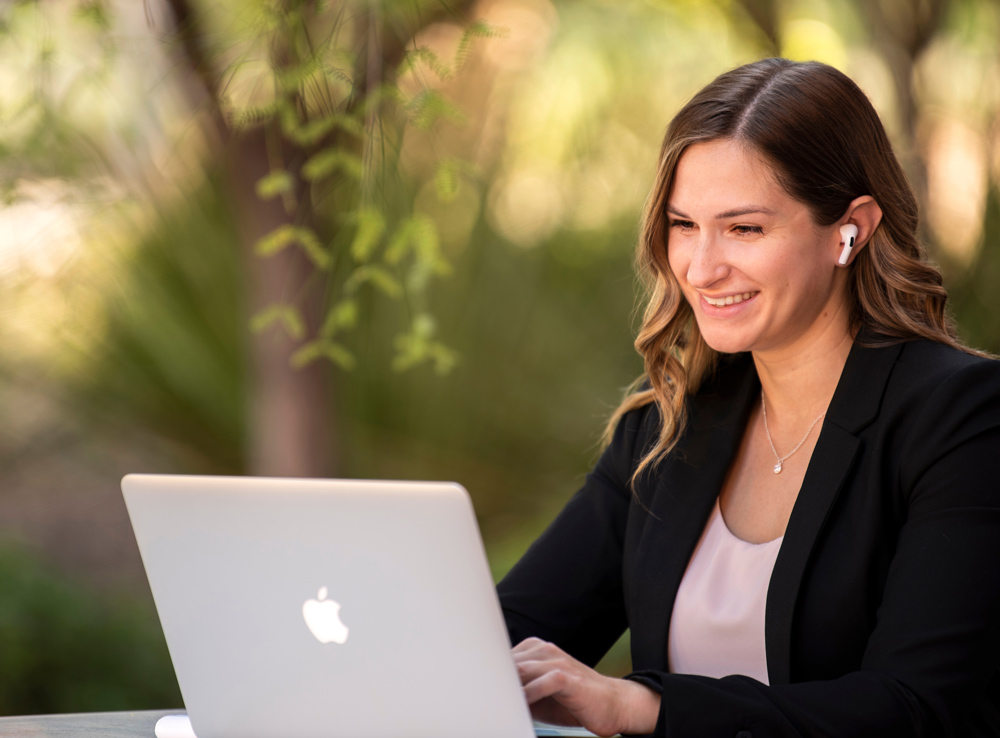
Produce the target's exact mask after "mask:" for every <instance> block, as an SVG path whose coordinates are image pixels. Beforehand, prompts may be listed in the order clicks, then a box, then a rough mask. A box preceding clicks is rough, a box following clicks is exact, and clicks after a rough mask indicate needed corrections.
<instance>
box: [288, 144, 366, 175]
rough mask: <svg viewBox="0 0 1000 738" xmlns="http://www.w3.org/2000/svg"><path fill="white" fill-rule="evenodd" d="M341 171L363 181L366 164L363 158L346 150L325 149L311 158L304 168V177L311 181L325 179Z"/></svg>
mask: <svg viewBox="0 0 1000 738" xmlns="http://www.w3.org/2000/svg"><path fill="white" fill-rule="evenodd" d="M338 170H339V171H341V172H344V173H345V174H347V175H349V176H351V177H353V178H354V179H361V178H362V176H363V174H364V164H363V162H362V161H361V157H359V156H358V155H357V154H355V153H353V152H351V151H347V150H345V149H339V148H338V149H324V150H323V151H320V152H319V153H318V154H315V155H314V156H312V157H310V159H309V161H307V162H306V163H305V164H304V165H303V166H302V176H303V177H304V178H305V179H308V180H310V181H316V180H318V179H323V178H324V177H326V176H328V175H330V174H332V173H333V172H335V171H338Z"/></svg>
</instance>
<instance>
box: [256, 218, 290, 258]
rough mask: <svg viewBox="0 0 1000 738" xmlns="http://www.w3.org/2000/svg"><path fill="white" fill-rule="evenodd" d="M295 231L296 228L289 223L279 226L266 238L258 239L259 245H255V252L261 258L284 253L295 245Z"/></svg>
mask: <svg viewBox="0 0 1000 738" xmlns="http://www.w3.org/2000/svg"><path fill="white" fill-rule="evenodd" d="M295 230H296V229H295V226H292V225H288V224H287V223H286V224H285V225H281V226H278V227H277V228H275V229H274V230H273V231H271V232H270V233H268V234H267V235H266V236H262V237H261V238H260V239H258V241H257V243H256V244H254V247H253V248H254V251H255V252H256V253H257V254H258V255H259V256H273V255H274V254H277V253H278V252H279V251H283V250H284V249H285V248H287V247H288V246H290V245H291V244H293V243H295Z"/></svg>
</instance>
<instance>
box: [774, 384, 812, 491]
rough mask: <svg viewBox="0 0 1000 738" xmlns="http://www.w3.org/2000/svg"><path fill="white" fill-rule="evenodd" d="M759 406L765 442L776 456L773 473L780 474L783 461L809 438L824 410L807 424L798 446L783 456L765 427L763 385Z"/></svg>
mask: <svg viewBox="0 0 1000 738" xmlns="http://www.w3.org/2000/svg"><path fill="white" fill-rule="evenodd" d="M760 407H761V409H762V410H763V411H764V432H765V433H766V434H767V442H768V443H770V444H771V450H772V451H774V458H776V459H777V460H778V463H777V464H775V465H774V473H775V474H781V465H782V464H784V463H785V461H786V460H787V459H788V457H789V456H791V455H792V454H794V453H795V452H796V451H798V450H799V449H800V448H802V444H803V443H805V442H806V439H807V438H809V434H810V433H812V430H813V428H815V427H816V423H818V422H819V421H821V420H822V419H823V418H825V417H826V411H824V412H823V414H822V415H820V416H819V417H818V418H816V420H814V421H813V422H812V425H810V426H809V430H807V431H806V434H805V435H804V436H802V440H801V441H799V445H798V446H796V447H795V448H793V449H792V450H791V451H789V452H788V453H787V454H785V455H784V456H779V455H778V449H776V448H775V447H774V441H772V440H771V431H770V429H768V427H767V403H766V402H764V388H763V387H761V390H760Z"/></svg>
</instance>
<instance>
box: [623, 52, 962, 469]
mask: <svg viewBox="0 0 1000 738" xmlns="http://www.w3.org/2000/svg"><path fill="white" fill-rule="evenodd" d="M721 139H730V140H734V141H737V142H739V143H741V144H745V145H747V146H748V147H749V148H750V149H751V150H753V151H755V152H757V153H759V154H761V155H762V156H763V157H764V159H765V160H766V161H768V162H769V163H770V164H771V166H772V168H773V171H774V174H775V176H776V178H777V181H778V182H779V184H780V185H781V186H782V187H783V188H784V189H785V191H786V192H787V193H788V194H789V195H790V196H792V197H793V198H795V199H796V200H798V201H799V202H801V203H803V204H805V205H806V206H807V207H808V208H809V210H810V213H811V215H812V219H813V221H814V222H815V223H816V224H817V225H820V226H829V225H832V224H833V223H835V222H836V221H837V220H838V219H840V218H841V217H843V215H844V213H845V212H846V211H847V207H848V205H849V204H850V202H851V201H852V200H854V199H855V198H857V197H860V196H861V195H871V196H872V197H873V198H874V199H875V201H876V202H877V203H878V204H879V206H880V207H881V208H882V220H881V222H880V223H879V225H878V227H877V228H876V229H875V232H874V233H873V234H872V236H871V239H870V241H869V242H868V245H867V247H866V248H864V249H862V250H861V251H860V252H859V253H858V255H857V257H856V258H855V260H854V262H853V263H852V264H851V266H850V267H848V269H849V272H848V290H849V299H850V322H851V328H852V330H856V329H859V328H861V327H862V326H863V327H865V328H867V329H870V330H871V331H872V332H873V333H874V334H876V335H879V336H881V337H882V339H881V340H882V341H890V342H895V341H900V340H908V339H912V338H928V339H930V340H932V341H938V342H940V343H945V344H948V345H949V346H953V347H956V348H959V349H962V350H965V351H968V350H969V349H967V348H966V347H964V346H962V345H961V344H960V342H959V340H958V338H957V336H956V333H955V326H954V324H953V323H952V321H951V320H950V318H949V317H948V315H947V313H946V311H945V303H946V301H947V298H948V295H947V293H946V292H945V289H944V287H943V286H942V279H941V274H940V272H938V270H937V268H936V267H935V266H934V265H932V264H930V263H929V262H928V261H927V255H926V253H925V252H924V250H923V248H921V245H920V243H919V241H918V238H917V221H918V218H917V200H916V197H914V194H913V190H912V188H911V187H910V184H909V182H908V181H907V179H906V175H905V174H904V173H903V170H902V168H901V167H900V165H899V162H898V161H897V160H896V157H895V155H894V154H893V152H892V146H891V144H890V143H889V138H888V136H887V135H886V133H885V129H884V128H883V127H882V122H881V121H880V120H879V117H878V114H877V113H876V112H875V109H874V108H873V107H872V104H871V102H869V100H868V98H867V97H866V96H865V94H864V92H862V91H861V89H860V88H859V87H858V86H857V85H856V84H855V83H854V82H853V81H852V80H851V79H850V78H849V77H847V76H846V75H845V74H843V73H842V72H839V71H838V70H836V69H835V68H833V67H831V66H828V65H826V64H822V63H820V62H793V61H789V60H787V59H762V60H760V61H756V62H753V63H751V64H746V65H744V66H741V67H738V68H736V69H733V70H730V71H728V72H725V73H724V74H722V75H720V76H719V77H717V78H716V79H715V80H714V81H713V82H711V83H710V84H709V85H708V86H707V87H705V88H703V89H702V90H701V91H700V92H699V93H698V94H696V95H695V96H694V97H693V98H692V99H691V100H690V101H689V102H688V103H687V104H686V105H685V106H684V107H683V108H681V110H680V112H678V113H677V115H676V116H675V117H674V119H673V120H672V121H671V123H670V125H669V127H668V128H667V132H666V135H665V137H664V139H663V144H662V147H661V149H660V156H659V164H658V167H657V171H656V179H655V182H654V184H653V188H652V190H651V192H650V194H649V197H648V198H647V200H646V205H645V209H644V213H643V217H642V224H641V229H640V234H639V243H638V246H637V249H636V270H637V272H638V274H639V276H640V278H641V280H642V281H643V283H644V286H645V287H646V290H647V292H648V294H649V299H648V303H647V305H646V309H645V313H644V316H643V320H642V326H641V327H640V329H639V333H638V337H637V338H636V340H635V347H636V350H637V351H638V352H639V353H640V354H642V356H643V360H644V365H645V371H644V373H643V375H642V376H641V377H639V379H637V380H636V382H634V383H633V384H632V386H631V387H630V388H629V391H628V394H627V395H626V397H625V399H624V400H623V401H622V403H621V405H619V406H618V408H617V409H616V410H615V411H614V413H613V414H612V416H611V418H610V420H609V421H608V425H607V427H606V428H605V432H604V445H607V444H608V443H610V441H611V437H612V435H613V433H614V429H615V427H616V426H617V424H618V421H619V420H620V419H621V417H622V416H623V415H624V414H625V413H627V412H629V411H630V410H633V409H635V408H639V407H642V406H644V405H647V404H649V403H652V402H655V403H656V404H657V406H658V408H659V412H660V419H661V425H660V434H659V438H658V440H657V442H656V445H655V446H653V447H652V448H650V449H649V450H648V451H645V453H644V456H643V457H642V459H641V461H640V463H639V465H638V467H637V468H636V470H635V472H634V473H633V475H632V481H633V483H634V482H635V480H636V479H638V477H639V475H640V474H641V473H642V471H643V470H644V469H647V468H651V465H652V466H653V467H655V465H656V464H657V463H658V462H659V461H660V460H661V459H662V458H663V457H664V456H666V455H667V454H669V453H670V451H671V450H672V449H673V448H674V446H675V445H676V444H677V442H678V440H679V439H680V436H681V434H682V433H683V431H684V427H685V425H686V422H687V409H686V404H687V398H688V396H690V395H693V394H695V393H696V392H697V391H698V388H699V387H700V386H701V385H702V383H703V382H704V381H705V380H706V378H707V377H709V376H710V374H711V372H712V370H713V368H714V366H715V364H716V362H717V359H718V354H717V353H716V351H714V350H713V349H712V348H710V347H709V346H708V344H707V343H705V341H704V339H703V338H702V337H701V334H700V333H699V331H698V325H697V323H696V322H695V320H694V314H693V312H692V310H691V306H690V305H689V304H688V302H687V300H686V299H685V298H684V296H683V294H682V293H681V289H680V286H679V284H678V282H677V279H676V278H675V276H674V274H673V272H671V270H670V265H669V263H668V261H667V234H668V230H667V229H668V222H667V216H666V206H667V197H668V195H669V192H670V187H671V184H672V182H673V177H674V172H675V170H676V167H677V162H678V161H679V160H680V157H681V155H682V154H683V153H684V151H685V150H686V149H687V148H688V147H689V146H691V145H692V144H695V143H702V142H707V141H717V140H721ZM640 385H642V386H641V387H640Z"/></svg>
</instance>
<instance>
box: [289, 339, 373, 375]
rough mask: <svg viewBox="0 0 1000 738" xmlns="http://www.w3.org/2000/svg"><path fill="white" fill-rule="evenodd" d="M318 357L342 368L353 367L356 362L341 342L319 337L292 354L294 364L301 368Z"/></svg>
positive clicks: (348, 368)
mask: <svg viewBox="0 0 1000 738" xmlns="http://www.w3.org/2000/svg"><path fill="white" fill-rule="evenodd" d="M317 359H329V360H330V361H332V362H333V363H334V364H336V365H337V366H339V367H340V368H341V369H347V370H350V369H353V368H354V366H355V364H356V363H357V362H355V360H354V356H353V355H352V354H351V352H350V351H348V350H347V349H346V348H345V347H344V346H342V345H341V344H339V343H334V342H333V341H330V340H327V339H325V338H319V339H316V340H315V341H310V342H309V343H307V344H305V345H304V346H303V347H302V348H300V349H299V350H298V351H296V352H295V353H294V354H292V358H291V363H292V366H294V367H296V368H298V369H301V368H302V367H304V366H306V365H308V364H311V363H313V362H314V361H316V360H317Z"/></svg>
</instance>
